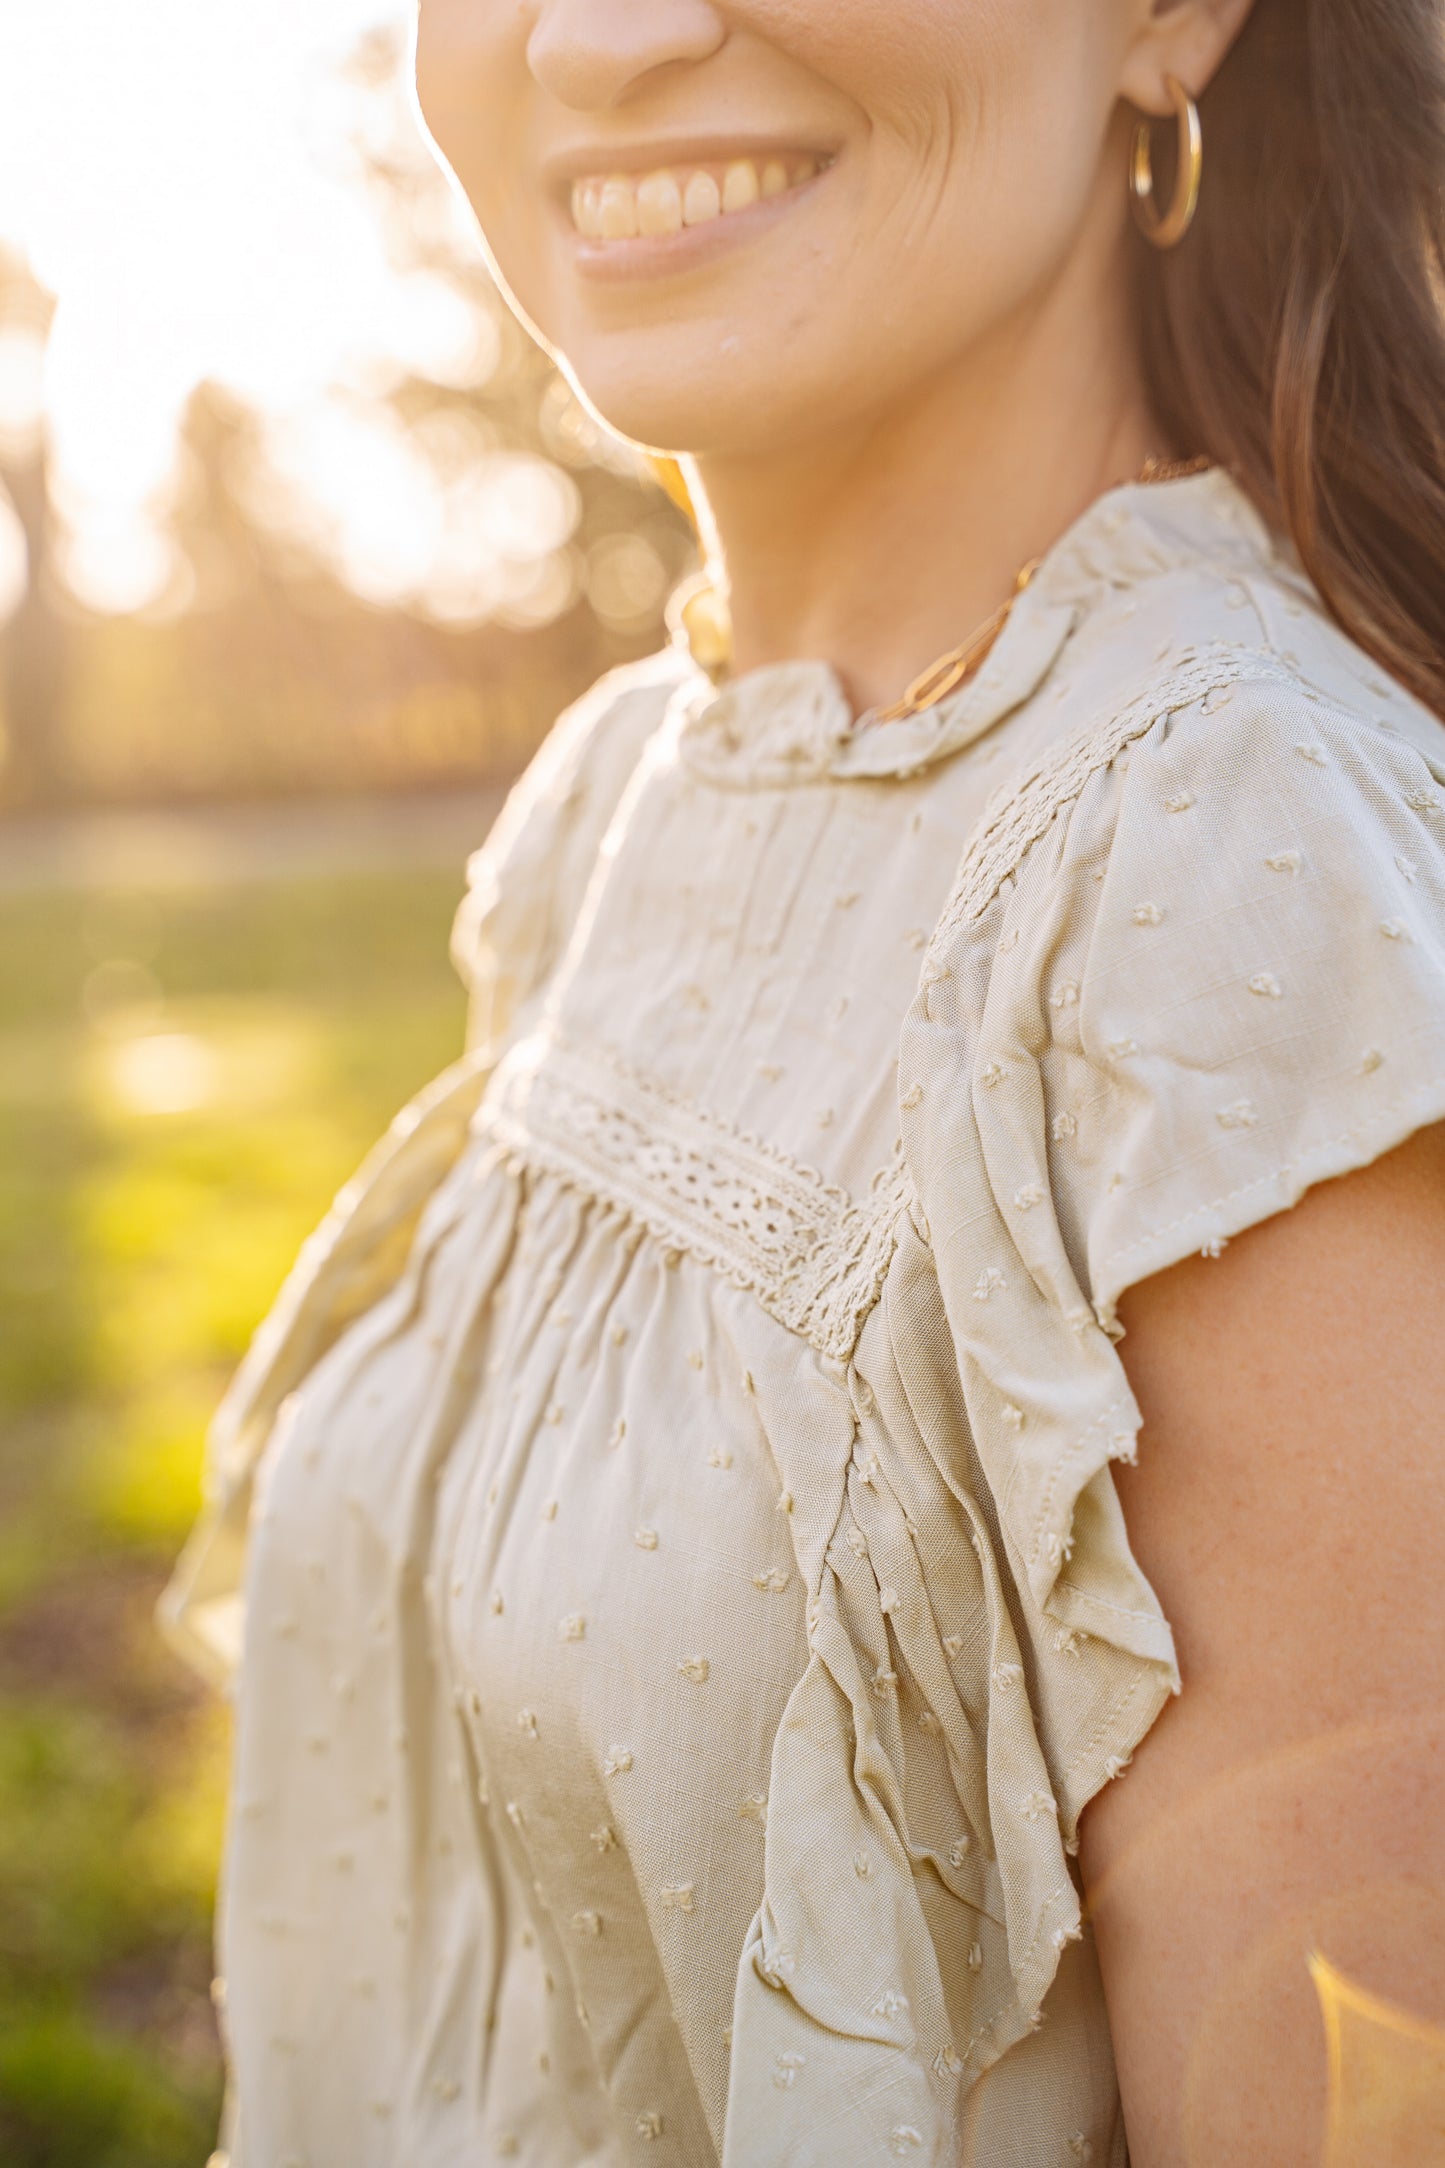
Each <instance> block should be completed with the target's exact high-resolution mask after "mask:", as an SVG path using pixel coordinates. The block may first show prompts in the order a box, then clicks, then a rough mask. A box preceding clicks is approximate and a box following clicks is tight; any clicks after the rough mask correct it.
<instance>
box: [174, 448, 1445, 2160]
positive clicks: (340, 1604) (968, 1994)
mask: <svg viewBox="0 0 1445 2168" xmlns="http://www.w3.org/2000/svg"><path fill="white" fill-rule="evenodd" d="M1442 754H1445V733H1442V731H1441V729H1440V726H1439V725H1438V724H1437V723H1436V722H1435V721H1434V720H1433V718H1431V717H1430V716H1428V715H1427V714H1425V713H1424V712H1423V711H1422V710H1421V709H1420V708H1419V707H1418V706H1416V705H1415V704H1414V703H1413V702H1412V701H1411V700H1410V699H1409V698H1408V697H1407V696H1406V695H1405V694H1404V693H1402V692H1401V691H1400V689H1399V688H1398V687H1395V686H1393V685H1391V684H1389V683H1388V682H1387V681H1385V680H1383V679H1382V678H1381V677H1380V676H1379V674H1378V672H1377V671H1376V670H1375V669H1374V668H1373V666H1372V665H1371V664H1370V663H1369V662H1368V661H1367V659H1366V658H1365V657H1363V656H1362V655H1361V654H1360V653H1359V651H1358V650H1356V649H1354V648H1353V647H1351V646H1350V644H1349V643H1348V642H1347V641H1346V640H1345V639H1344V638H1343V637H1342V636H1341V635H1340V634H1339V633H1338V632H1337V631H1336V630H1335V629H1334V628H1333V627H1332V626H1331V625H1330V624H1329V623H1328V621H1327V620H1326V619H1325V617H1324V615H1323V613H1322V612H1321V610H1320V608H1319V606H1318V603H1317V601H1316V599H1315V597H1314V596H1313V594H1312V592H1311V590H1310V589H1309V587H1308V584H1307V583H1306V582H1305V581H1304V580H1303V578H1302V576H1301V575H1300V573H1299V572H1298V569H1297V568H1296V567H1295V566H1294V565H1293V564H1292V562H1291V561H1290V560H1289V559H1288V557H1287V556H1286V555H1284V554H1283V553H1282V552H1280V551H1279V550H1277V549H1276V548H1275V547H1274V546H1273V545H1272V544H1271V542H1270V540H1269V538H1268V536H1267V535H1266V534H1265V533H1264V531H1263V529H1262V528H1261V527H1260V525H1259V523H1258V521H1257V519H1256V518H1255V516H1254V514H1253V513H1252V512H1251V511H1250V509H1249V508H1248V507H1247V505H1246V504H1245V503H1244V501H1243V499H1242V498H1241V497H1240V495H1239V494H1238V492H1237V491H1236V490H1235V489H1234V487H1233V486H1232V484H1231V483H1230V482H1229V481H1228V479H1227V478H1226V477H1224V476H1223V475H1220V474H1217V473H1216V474H1209V475H1204V476H1200V477H1194V478H1191V479H1187V480H1183V481H1179V482H1174V483H1169V484H1164V485H1161V486H1158V487H1155V488H1148V489H1146V488H1142V487H1139V486H1137V485H1135V486H1130V487H1127V488H1124V489H1120V490H1116V491H1113V492H1111V493H1110V494H1109V495H1108V496H1107V497H1105V498H1103V499H1102V500H1101V501H1100V502H1099V504H1097V505H1096V506H1095V507H1094V508H1093V509H1092V510H1091V511H1090V512H1089V513H1087V514H1086V515H1085V517H1084V518H1083V519H1082V520H1081V521H1080V522H1079V523H1078V525H1077V526H1076V527H1075V528H1074V529H1073V530H1072V531H1071V533H1070V534H1069V535H1067V536H1066V537H1065V538H1064V539H1063V541H1062V542H1061V543H1060V544H1059V545H1058V546H1057V547H1056V549H1055V550H1054V551H1053V552H1051V553H1050V555H1049V557H1048V558H1047V559H1046V560H1045V563H1044V565H1043V566H1042V568H1041V569H1040V571H1039V573H1038V574H1037V576H1036V578H1035V581H1034V583H1033V585H1032V586H1031V587H1030V588H1029V590H1028V591H1027V592H1026V593H1025V595H1024V596H1023V597H1022V598H1021V600H1020V602H1019V604H1018V606H1017V608H1016V609H1015V612H1014V614H1013V616H1012V618H1011V620H1010V623H1009V625H1008V628H1007V630H1006V632H1005V635H1004V637H1003V639H1002V640H1001V641H1000V643H999V646H998V648H997V650H996V651H995V654H994V655H993V656H992V657H991V658H990V660H989V663H988V666H987V667H986V669H985V670H984V671H983V672H981V673H980V675H979V677H978V678H977V679H975V680H974V681H973V683H972V684H970V685H969V686H968V687H967V688H965V689H964V690H963V691H962V692H961V693H960V694H958V695H956V696H955V697H953V698H952V699H950V700H949V701H947V702H944V703H942V704H940V706H939V707H938V708H936V709H934V710H932V711H930V712H929V713H928V714H927V715H925V716H922V717H918V718H915V719H913V720H911V721H909V722H907V723H902V724H889V725H878V724H869V723H868V722H867V720H866V719H864V720H863V723H862V725H861V726H860V725H859V723H857V722H855V719H854V718H853V717H852V715H851V714H850V713H849V711H848V708H847V705H846V702H845V701H844V699H843V697H842V694H841V691H840V689H839V687H838V685H837V683H836V681H835V680H834V678H833V677H832V675H831V673H830V672H829V671H827V670H826V669H825V668H822V667H821V666H816V665H789V666H787V667H784V668H779V669H776V670H769V671H762V672H758V673H755V674H753V675H752V676H750V677H747V678H744V679H743V680H741V681H740V682H739V683H738V684H737V685H735V686H732V687H729V688H726V689H724V690H722V691H721V692H718V691H715V690H714V688H713V687H712V686H711V685H710V684H709V683H708V682H707V681H706V680H705V679H703V678H702V677H701V676H700V674H699V673H697V672H696V671H695V670H694V669H693V668H692V667H691V665H690V664H689V663H687V662H686V660H685V659H683V658H680V657H678V656H663V657H660V658H658V659H656V660H655V661H654V662H652V663H649V664H646V665H644V666H642V667H641V668H640V669H638V670H636V671H632V672H626V673H622V674H621V675H619V676H618V677H615V678H613V679H610V680H606V681H604V683H603V685H602V686H600V687H599V688H598V689H597V691H596V692H595V693H594V694H592V695H591V696H589V698H588V699H587V700H586V701H584V702H583V703H581V704H580V705H579V707H578V708H577V709H575V710H573V711H572V713H571V714H570V715H569V716H568V717H567V718H565V719H564V721H563V723H562V724H560V725H559V726H558V730H557V732H556V733H554V736H553V738H552V740H551V741H549V745H548V747H547V748H546V749H544V752H543V754H542V755H541V756H540V758H539V760H538V762H537V763H536V764H535V765H534V767H533V769H532V770H531V771H530V772H529V774H528V776H527V777H526V778H525V779H524V781H523V782H522V784H521V785H520V786H519V787H518V790H517V792H516V793H515V794H514V796H513V799H512V801H511V802H510V804H509V807H508V809H507V811H506V813H505V814H504V816H503V819H502V821H501V822H500V823H499V825H498V828H497V830H496V831H495V832H494V835H493V836H492V838H491V839H489V841H488V844H487V846H486V847H485V848H484V849H483V850H482V851H481V852H480V853H479V854H478V855H477V857H476V858H475V859H474V861H473V864H472V869H471V874H472V879H471V889H470V894H469V898H468V901H467V903H466V904H465V905H464V907H463V909H462V911H461V912H460V914H459V916H458V920H457V927H456V938H455V953H456V957H457V961H458V964H459V966H460V968H461V969H462V971H463V973H464V974H465V976H466V977H467V979H468V981H469V982H470V984H471V986H472V989H473V1009H472V1031H471V1037H472V1044H471V1047H470V1049H469V1051H468V1053H467V1055H466V1056H465V1057H464V1059H463V1060H462V1061H461V1062H459V1063H458V1064H457V1065H456V1067H455V1068H454V1069H452V1070H451V1071H449V1072H448V1073H447V1074H446V1075H445V1076H444V1077H442V1078H440V1079H439V1080H438V1081H437V1083H436V1084H435V1085H434V1086H433V1087H432V1088H431V1089H430V1090H429V1091H428V1092H426V1093H424V1094H423V1095H422V1096H421V1097H420V1098H419V1099H418V1100H417V1101H416V1102H415V1103H414V1105H413V1106H412V1107H410V1108H408V1109H406V1110H405V1111H404V1113H403V1114H402V1115H401V1116H400V1117H399V1118H398V1121H397V1123H396V1124H395V1125H394V1127H393V1130H392V1132H391V1134H390V1135H389V1137H388V1138H387V1139H386V1140H384V1141H383V1143H382V1144H381V1145H380V1146H379V1147H378V1148H377V1151H376V1152H375V1154H374V1155H373V1157H372V1159H371V1160H370V1161H368V1163H367V1165H366V1166H365V1167H364V1168H363V1169H362V1171H361V1173H360V1174H359V1175H358V1177H357V1178H356V1179H355V1180H354V1181H353V1182H352V1183H351V1184H350V1185H348V1187H347V1189H346V1190H345V1191H343V1193H342V1195H341V1197H340V1198H338V1200H337V1204H336V1206H335V1207H334V1208H333V1211H332V1213H331V1215H330V1216H329V1217H328V1220H327V1221H326V1223H325V1224H324V1226H323V1227H322V1228H321V1229H320V1230H318V1233H317V1235H316V1236H314V1237H313V1238H312V1241H311V1243H310V1244H309V1245H308V1246H307V1248H306V1250H305V1251H304V1252H303V1254H302V1257H301V1258H300V1260H299V1261H298V1264H297V1266H296V1268H295V1270H294V1272H293V1274H292V1276H291V1278H290V1279H289V1280H288V1282H287V1285H286V1287H285V1288H284V1289H283V1291H282V1294H281V1296H280V1298H279V1299H278V1302H277V1304H276V1306H275V1309H274V1310H273V1312H272V1315H271V1316H270V1318H269V1319H268V1320H267V1322H266V1324H265V1325H264V1326H263V1327H262V1330H261V1332H260V1333H259V1334H258V1336H257V1339H256V1342H255V1344H254V1346H253V1348H252V1350H251V1352H250V1354H249V1355H248V1357H247V1360H246V1362H245V1364H244V1365H243V1366H242V1368H241V1370H240V1372H239V1373H238V1376H237V1378H236V1380H235V1382H234V1384H233V1386H232V1388H231V1391H230V1393H229V1394H228V1396H227V1399H226V1401H225V1403H224V1405H223V1406H222V1408H221V1410H220V1412H219V1414H218V1416H217V1418H216V1423H215V1428H214V1433H213V1440H212V1448H213V1449H212V1470H211V1498H210V1503H209V1506H208V1510H207V1514H206V1517H205V1519H204V1521H203V1523H202V1525H201V1527H200V1528H199V1529H198V1531H197V1534H196V1536H195V1538H194V1539H193V1542H192V1544H191V1546H190V1548H189V1550H188V1552H187V1554H186V1557H185V1558H184V1560H183V1561H182V1564H181V1566H180V1568H179V1569H178V1572H177V1576H176V1580H175V1583H174V1584H173V1588H172V1591H171V1593H170V1596H169V1599H168V1604H167V1617H168V1619H169V1622H170V1624H171V1627H172V1629H173V1631H174V1632H175V1634H176V1635H177V1637H178V1638H179V1639H180V1640H181V1641H182V1643H183V1644H184V1645H185V1646H186V1647H187V1649H188V1650H189V1651H190V1653H191V1654H192V1655H193V1656H194V1657H195V1658H196V1660H197V1661H198V1662H200V1663H201V1664H202V1665H203V1666H204V1667H205V1668H207V1670H208V1671H209V1672H210V1673H211V1675H213V1676H216V1677H221V1676H226V1675H229V1674H231V1673H232V1672H235V1673H236V1677H237V1690H238V1727H237V1747H236V1762H235V1775H234V1787H233V1799H232V1814H231V1823H230V1835H229V1842H228V1852H227V1865H226V1877H225V1892H224V1902H223V1909H222V1921H221V1955H222V1962H223V1967H224V1971H225V1974H226V1978H227V1996H226V2025H227V2032H228V2039H229V2049H230V2056H231V2072H232V2083H231V2094H230V2106H229V2111H228V2136H227V2143H228V2145H229V2147H230V2153H231V2161H232V2168H285V2164H288V2163H289V2164H291V2168H303V2164H304V2168H331V2164H336V2168H342V2164H345V2168H420V2164H425V2168H448V2164H452V2163H455V2164H457V2168H461V2164H462V2163H466V2164H467V2168H476V2164H478V2163H490V2162H492V2161H506V2160H517V2161H522V2162H529V2163H532V2164H533V2168H623V2164H634V2163H637V2164H654V2163H655V2164H659V2168H661V2164H663V2163H669V2162H671V2163H675V2164H678V2168H719V2164H720V2168H814V2164H815V2168H862V2164H864V2163H873V2162H879V2163H883V2162H888V2161H894V2160H911V2161H916V2162H918V2163H920V2164H923V2163H928V2164H935V2168H945V2164H947V2168H955V2164H957V2163H960V2162H967V2163H971V2164H975V2168H1041V2164H1045V2163H1050V2162H1058V2163H1061V2164H1064V2168H1068V2164H1069V2163H1072V2162H1076V2161H1093V2162H1095V2163H1096V2164H1100V2168H1102V2164H1110V2168H1121V2164H1123V2163H1124V2162H1125V2161H1126V2159H1127V2147H1126V2139H1125V2134H1124V2130H1123V2125H1122V2119H1121V2115H1120V2109H1119V2101H1118V2092H1117V2085H1116V2082H1115V2078H1114V2070H1113V2060H1112V2052H1111V2046H1110V2040H1109V2031H1108V2023H1107V2017H1106V2013H1105V2010H1104V2006H1103V2000H1102V1995H1101V1990H1100V1984H1099V1977H1098V1971H1097V1967H1096V1963H1095V1958H1094V1953H1093V1949H1092V1944H1091V1941H1090V1938H1089V1934H1088V1929H1087V1926H1086V1923H1085V1922H1084V1921H1083V1919H1082V1915H1081V1908H1080V1900H1079V1891H1078V1886H1077V1878H1076V1870H1075V1868H1074V1864H1073V1857H1072V1855H1073V1853H1074V1851H1075V1849H1076V1836H1077V1827H1078V1819H1079V1815H1080V1813H1081V1811H1082V1809H1083V1808H1084V1806H1085V1805H1086V1803H1087V1801H1088V1800H1089V1799H1090V1797H1091V1796H1092V1795H1093V1794H1094V1793H1095V1792H1096V1791H1097V1790H1098V1789H1099V1788H1100V1787H1101V1786H1102V1785H1104V1784H1106V1783H1108V1782H1111V1781H1113V1780H1115V1779H1117V1778H1118V1777H1120V1776H1121V1775H1122V1773H1123V1771H1124V1769H1125V1768H1126V1766H1127V1764H1128V1761H1129V1758H1130V1755H1131V1753H1132V1752H1133V1750H1134V1748H1135V1746H1136V1745H1137V1744H1138V1742H1139V1741H1140V1740H1141V1739H1142V1738H1143V1737H1144V1735H1145V1734H1146V1732H1147V1731H1148V1729H1149V1727H1150V1725H1151V1723H1152V1722H1153V1720H1154V1718H1155V1717H1156V1715H1157V1714H1158V1712H1159V1710H1160V1708H1161V1707H1162V1706H1163V1704H1164V1702H1165V1700H1166V1699H1167V1697H1168V1696H1169V1694H1170V1693H1171V1691H1173V1690H1175V1689H1176V1688H1177V1686H1178V1675H1177V1671H1176V1668H1175V1661H1174V1651H1173V1645H1172V1640H1171V1636H1170V1632H1169V1627H1168V1623H1167V1621H1166V1620H1165V1618H1164V1617H1163V1615H1162V1613H1161V1610H1160V1607H1159V1604H1158V1602H1157V1600H1156V1598H1155V1596H1154V1594H1153V1591H1152V1590H1151V1589H1150V1587H1149V1586H1148V1584H1147V1582H1146V1581H1145V1579H1144V1577H1143V1575H1142V1574H1141V1572H1140V1570H1139V1568H1138V1566H1137V1564H1136V1563H1135V1561H1134V1559H1133V1556H1132V1554H1131V1552H1130V1548H1129V1543H1128V1537H1127V1533H1126V1530H1125V1528H1124V1525H1123V1520H1122V1516H1121V1513H1120V1510H1119V1504H1118V1499H1117V1495H1116V1492H1115V1489H1114V1485H1113V1481H1112V1477H1111V1466H1112V1463H1113V1462H1114V1461H1116V1460H1118V1459H1121V1458H1128V1457H1132V1456H1133V1455H1134V1454H1135V1452H1136V1451H1137V1450H1138V1449H1139V1435H1138V1433H1139V1417H1138V1410H1137V1408H1136V1407H1135V1405H1134V1402H1133V1399H1132V1397H1131V1395H1130V1392H1129V1388H1128V1384H1127V1381H1126V1378H1125V1375H1124V1371H1123V1368H1122V1365H1121V1363H1120V1360H1119V1355H1118V1349H1117V1345H1116V1342H1117V1339H1118V1336H1119V1325H1118V1321H1117V1305H1118V1301H1119V1297H1120V1295H1121V1294H1122V1293H1123V1291H1124V1290H1125V1289H1126V1288H1127V1287H1129V1286H1131V1285H1133V1284H1134V1283H1136V1282H1137V1281H1139V1280H1141V1279H1143V1278H1145V1277H1147V1276H1148V1275H1149V1274H1151V1273H1154V1272H1157V1271H1160V1270H1162V1269H1164V1268H1165V1267H1167V1266H1168V1265H1170V1264H1171V1263H1173V1262H1175V1261H1177V1260H1178V1259H1180V1258H1182V1257H1185V1256H1187V1255H1189V1254H1191V1253H1193V1252H1196V1251H1200V1250H1203V1251H1205V1252H1207V1253H1208V1254H1210V1255H1214V1256H1217V1255H1219V1254H1220V1253H1221V1252H1222V1251H1223V1250H1224V1249H1225V1247H1226V1246H1227V1244H1228V1243H1229V1241H1230V1240H1231V1239H1232V1238H1233V1237H1234V1236H1235V1235H1237V1234H1238V1233H1240V1232H1241V1231H1242V1230H1243V1229H1245V1228H1247V1227H1249V1226H1250V1225H1252V1224H1254V1223H1255V1222H1257V1221H1259V1220H1261V1219H1264V1218H1266V1217H1268V1216H1269V1215H1270V1214H1272V1213H1275V1212H1279V1211H1282V1210H1285V1209H1287V1208H1288V1207H1290V1206H1291V1205H1292V1204H1293V1203H1295V1202H1296V1201H1297V1199H1298V1198H1299V1196H1300V1195H1301V1194H1302V1193H1303V1191H1304V1190H1305V1189H1306V1188H1308V1187H1309V1185H1310V1184H1312V1183H1314V1182H1318V1181H1321V1180H1325V1179H1328V1178H1330V1177H1332V1176H1335V1175H1339V1174H1342V1173H1345V1172H1347V1171H1348V1170H1349V1169H1351V1168H1354V1167H1359V1166H1362V1165H1364V1164H1366V1163H1367V1162H1368V1161H1369V1160H1371V1159H1373V1158H1374V1157H1376V1156H1377V1155H1378V1154H1379V1153H1381V1152H1384V1151H1386V1150H1388V1149H1390V1148H1391V1147H1392V1146H1393V1145H1395V1144H1397V1143H1399V1142H1401V1141H1402V1140H1403V1139H1404V1138H1405V1137H1406V1136H1408V1135H1409V1134H1410V1133H1411V1132H1412V1131H1413V1130H1414V1129H1416V1128H1418V1127H1419V1126H1421V1125H1422V1124H1424V1123H1426V1122H1432V1121H1435V1120H1438V1119H1439V1118H1440V1117H1441V1116H1442V1114H1445V789H1442V777H1445V760H1442ZM1143 1449H1144V1450H1146V1451H1147V1450H1148V1439H1147V1436H1146V1437H1145V1439H1144V1441H1143Z"/></svg>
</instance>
